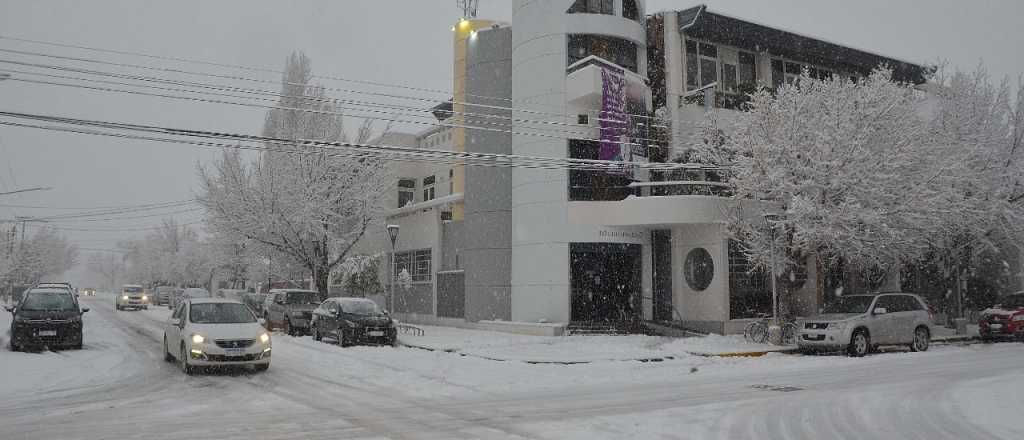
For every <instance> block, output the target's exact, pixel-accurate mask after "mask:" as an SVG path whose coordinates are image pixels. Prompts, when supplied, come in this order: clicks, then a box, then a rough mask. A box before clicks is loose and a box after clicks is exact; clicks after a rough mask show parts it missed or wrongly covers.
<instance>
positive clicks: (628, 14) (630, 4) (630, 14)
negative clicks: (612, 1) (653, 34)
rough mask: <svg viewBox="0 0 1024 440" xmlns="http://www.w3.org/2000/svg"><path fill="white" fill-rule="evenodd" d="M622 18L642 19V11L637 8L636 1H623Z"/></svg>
mask: <svg viewBox="0 0 1024 440" xmlns="http://www.w3.org/2000/svg"><path fill="white" fill-rule="evenodd" d="M622 17H623V18H627V19H630V20H637V19H639V18H640V9H639V8H637V6H636V0H622Z"/></svg>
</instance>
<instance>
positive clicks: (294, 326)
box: [263, 289, 320, 335]
mask: <svg viewBox="0 0 1024 440" xmlns="http://www.w3.org/2000/svg"><path fill="white" fill-rule="evenodd" d="M317 304H320V294H318V293H316V292H314V291H312V290H299V289H274V290H271V291H270V294H268V295H267V299H266V300H265V301H264V302H263V319H265V320H266V321H267V330H273V329H275V328H282V329H284V331H285V333H287V334H289V335H295V334H298V335H303V334H306V333H307V331H308V330H309V320H310V318H311V317H312V315H313V309H315V308H316V306H317Z"/></svg>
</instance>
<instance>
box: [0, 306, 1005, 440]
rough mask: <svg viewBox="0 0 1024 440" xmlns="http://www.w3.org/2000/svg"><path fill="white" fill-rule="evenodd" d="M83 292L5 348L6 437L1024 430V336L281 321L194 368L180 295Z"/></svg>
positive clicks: (934, 434) (2, 427) (987, 433)
mask: <svg viewBox="0 0 1024 440" xmlns="http://www.w3.org/2000/svg"><path fill="white" fill-rule="evenodd" d="M83 301H84V302H86V303H88V305H89V306H91V307H92V311H91V312H89V313H88V314H86V315H85V320H86V347H85V349H84V350H81V351H69V352H60V353H35V354H33V353H11V352H9V351H7V350H6V345H5V348H4V349H3V350H2V351H0V439H9V440H15V439H47V438H60V439H164V438H167V439H206V438H218V439H317V438H332V439H339V438H368V439H369V438H380V439H384V438H395V439H403V438H437V439H451V438H484V439H490V438H495V439H505V438H548V439H566V438H570V439H571V438H587V439H590V438H610V439H621V438H681V439H687V438H693V439H705V438H712V439H747V438H760V439H764V438H775V439H799V438H808V439H811V438H814V439H821V438H856V439H872V438H878V439H894V438H899V439H928V440H934V439H945V438H950V439H954V438H955V439H989V438H1021V436H1024V422H1021V421H1020V419H1019V415H1020V414H1021V410H1020V408H1022V407H1024V397H1022V396H1024V370H1022V367H1024V345H1021V344H995V345H974V346H969V347H952V346H946V347H933V349H932V350H931V351H929V352H927V353H886V354H879V355H874V356H869V357H867V358H863V359H850V358H846V357H839V356H812V357H804V356H789V355H769V356H767V357H764V358H753V359H715V358H705V357H699V356H692V357H683V358H681V359H676V360H673V361H666V362H660V363H640V362H620V361H611V362H598V363H593V364H583V365H531V364H525V363H521V362H495V361H488V360H484V359H477V358H472V357H461V356H458V355H454V354H449V353H439V352H429V351H423V350H417V349H411V348H391V347H354V348H345V349H342V348H339V347H337V346H334V345H328V344H324V343H319V342H314V341H312V340H311V339H310V338H308V337H306V338H291V337H288V336H284V335H275V337H274V338H275V339H274V359H273V364H272V366H271V368H270V370H269V371H268V372H266V373H262V374H248V373H246V374H213V375H200V376H195V377H186V376H184V375H183V374H182V373H181V372H180V371H179V370H178V369H177V368H176V367H175V366H174V365H172V364H168V363H165V362H163V359H162V352H161V347H160V338H161V335H162V330H161V323H162V320H163V318H164V317H166V315H167V311H166V310H163V309H160V310H149V311H140V312H115V311H113V307H112V303H113V301H112V299H110V298H109V297H104V296H98V297H96V298H87V299H83ZM9 321H10V314H6V313H5V314H4V315H3V317H2V318H0V325H2V326H3V328H5V329H6V328H7V326H8V325H9Z"/></svg>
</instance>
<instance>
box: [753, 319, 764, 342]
mask: <svg viewBox="0 0 1024 440" xmlns="http://www.w3.org/2000/svg"><path fill="white" fill-rule="evenodd" d="M767 341H768V324H765V323H763V322H755V323H754V324H753V325H752V326H751V329H750V342H754V343H757V344H764V343H765V342H767Z"/></svg>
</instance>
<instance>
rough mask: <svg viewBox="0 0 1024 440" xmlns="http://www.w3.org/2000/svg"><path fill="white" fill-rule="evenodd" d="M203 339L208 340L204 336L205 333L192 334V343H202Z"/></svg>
mask: <svg viewBox="0 0 1024 440" xmlns="http://www.w3.org/2000/svg"><path fill="white" fill-rule="evenodd" d="M203 341H206V338H204V337H203V335H200V334H194V335H192V343H193V344H202V343H203Z"/></svg>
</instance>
